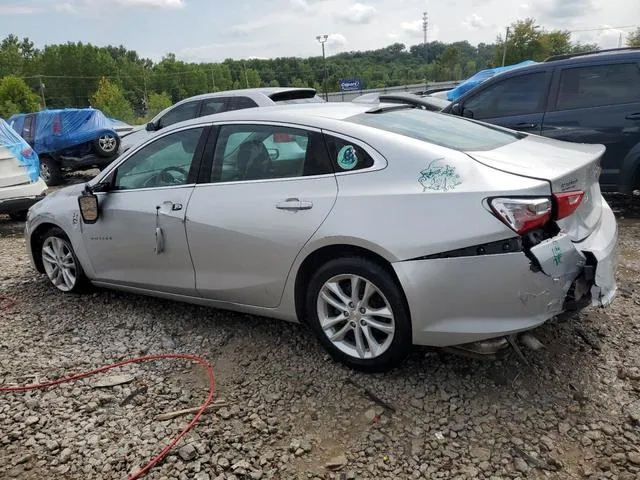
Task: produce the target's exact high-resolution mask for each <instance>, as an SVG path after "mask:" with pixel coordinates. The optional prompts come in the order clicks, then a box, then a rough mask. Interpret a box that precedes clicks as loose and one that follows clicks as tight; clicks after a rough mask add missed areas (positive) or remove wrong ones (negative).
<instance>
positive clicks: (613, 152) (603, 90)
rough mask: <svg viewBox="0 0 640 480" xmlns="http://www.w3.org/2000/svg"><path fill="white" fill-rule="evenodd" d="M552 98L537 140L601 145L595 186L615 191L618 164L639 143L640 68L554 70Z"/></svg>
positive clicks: (625, 65) (635, 65)
mask: <svg viewBox="0 0 640 480" xmlns="http://www.w3.org/2000/svg"><path fill="white" fill-rule="evenodd" d="M554 84H556V85H557V88H556V90H557V92H558V93H557V96H556V98H555V99H554V102H553V104H552V105H550V108H549V111H548V112H547V113H546V115H545V117H544V123H543V127H542V134H543V135H544V136H546V137H550V138H555V139H559V140H567V141H571V142H578V143H601V144H603V145H604V146H605V147H607V148H606V150H605V153H604V155H603V157H602V163H601V165H602V174H601V176H600V184H601V186H602V189H603V190H605V191H617V190H618V183H619V182H620V181H622V183H624V182H625V180H626V181H627V182H628V183H630V182H631V180H632V179H631V178H629V179H621V178H619V177H620V174H621V169H622V167H623V162H624V160H625V157H626V156H627V154H628V153H629V151H630V150H631V149H632V148H633V147H635V146H636V145H638V144H639V143H640V66H639V64H638V63H636V62H628V61H627V62H626V63H625V62H619V63H610V62H609V63H606V64H596V65H587V66H584V67H567V68H563V69H560V70H559V71H558V72H557V74H556V78H555V79H554Z"/></svg>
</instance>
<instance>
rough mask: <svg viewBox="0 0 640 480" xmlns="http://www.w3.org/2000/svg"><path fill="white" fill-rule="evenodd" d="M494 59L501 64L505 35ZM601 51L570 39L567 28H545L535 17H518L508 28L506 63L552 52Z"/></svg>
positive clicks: (499, 40)
mask: <svg viewBox="0 0 640 480" xmlns="http://www.w3.org/2000/svg"><path fill="white" fill-rule="evenodd" d="M497 44H498V45H497V47H498V48H497V49H496V52H495V57H494V61H495V63H496V65H502V56H503V53H504V38H503V37H502V36H500V35H499V36H498V39H497ZM589 50H598V46H597V45H593V44H585V45H582V44H580V43H572V42H571V33H570V32H569V31H568V30H552V31H549V32H546V31H543V30H542V29H541V28H540V26H539V25H538V24H537V23H536V21H535V19H533V18H526V19H525V20H518V21H517V22H514V23H512V24H511V26H510V27H509V37H508V39H507V54H506V57H505V65H512V64H514V63H519V62H521V61H523V60H535V61H542V60H544V59H545V58H548V57H550V56H551V55H562V54H568V53H578V52H584V51H589Z"/></svg>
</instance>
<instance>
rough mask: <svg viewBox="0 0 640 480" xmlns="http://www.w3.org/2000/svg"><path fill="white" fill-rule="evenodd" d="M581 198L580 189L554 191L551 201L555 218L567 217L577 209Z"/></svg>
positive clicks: (582, 196)
mask: <svg viewBox="0 0 640 480" xmlns="http://www.w3.org/2000/svg"><path fill="white" fill-rule="evenodd" d="M583 198H584V192H582V191H575V192H563V193H554V194H553V201H554V203H555V206H556V214H555V219H556V220H561V219H563V218H567V217H568V216H569V215H571V214H572V213H573V212H575V211H576V210H577V209H578V207H579V206H580V204H581V203H582V199H583Z"/></svg>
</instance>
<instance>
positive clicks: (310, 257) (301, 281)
mask: <svg viewBox="0 0 640 480" xmlns="http://www.w3.org/2000/svg"><path fill="white" fill-rule="evenodd" d="M385 253H386V252H385ZM340 257H362V258H366V259H367V260H370V261H372V262H375V263H377V264H378V265H380V266H381V267H383V268H384V270H385V271H386V272H387V273H388V274H389V275H390V277H391V278H392V280H393V281H394V282H395V283H396V285H397V286H398V288H399V289H400V293H401V296H402V299H403V302H404V304H405V307H406V310H407V312H408V313H409V312H410V309H409V305H408V302H407V298H406V295H405V293H404V289H403V288H402V284H401V283H400V279H399V278H398V276H397V274H396V272H395V270H394V269H393V266H392V265H391V260H389V257H391V256H390V255H389V256H388V257H387V256H383V255H382V254H381V253H378V252H375V251H373V249H370V248H366V247H363V246H357V245H353V244H349V243H335V244H330V245H323V246H320V247H318V248H316V249H315V250H313V251H311V252H309V253H308V254H307V255H306V257H305V259H304V260H303V261H302V262H301V263H300V266H299V267H298V269H297V272H296V277H295V283H294V303H295V311H296V316H297V317H298V320H299V321H300V322H301V323H306V320H307V312H306V305H305V304H306V302H305V297H306V293H307V286H308V284H309V280H310V279H311V277H312V275H313V274H314V272H316V271H317V270H318V268H320V266H322V265H324V264H325V263H326V262H328V261H329V260H333V259H335V258H340ZM409 314H410V313H409Z"/></svg>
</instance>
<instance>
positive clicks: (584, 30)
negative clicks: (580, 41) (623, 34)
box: [567, 25, 636, 33]
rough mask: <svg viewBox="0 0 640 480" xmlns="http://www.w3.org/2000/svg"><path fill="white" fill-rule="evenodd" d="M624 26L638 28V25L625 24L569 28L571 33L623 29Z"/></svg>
mask: <svg viewBox="0 0 640 480" xmlns="http://www.w3.org/2000/svg"><path fill="white" fill-rule="evenodd" d="M623 28H636V25H623V26H622V27H599V28H581V29H578V30H567V31H568V32H569V33H578V32H600V31H602V30H621V29H623Z"/></svg>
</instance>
